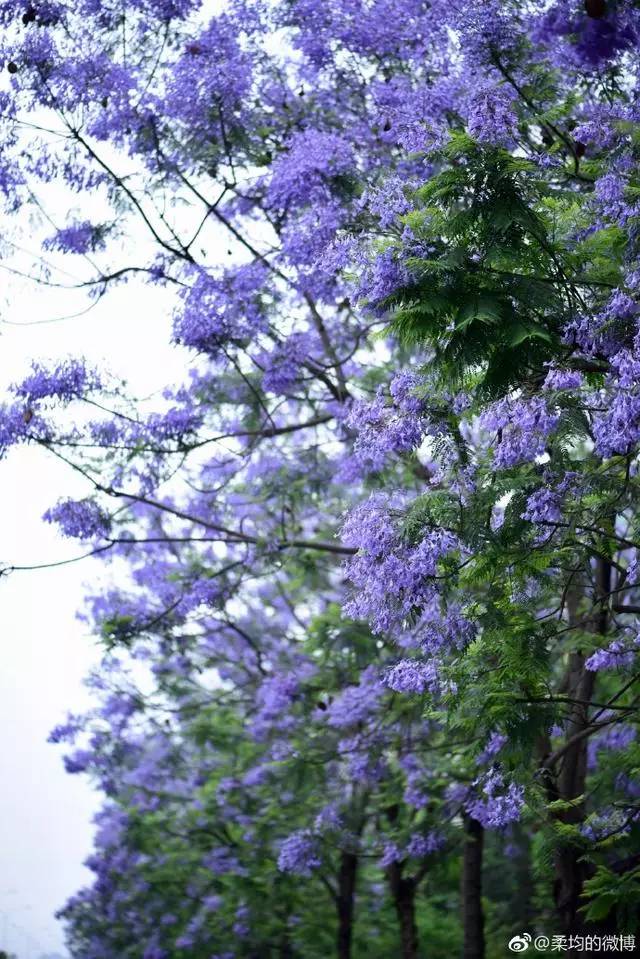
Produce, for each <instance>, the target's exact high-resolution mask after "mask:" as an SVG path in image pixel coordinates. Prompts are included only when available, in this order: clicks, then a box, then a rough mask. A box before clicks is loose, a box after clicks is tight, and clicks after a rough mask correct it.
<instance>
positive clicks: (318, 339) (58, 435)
mask: <svg viewBox="0 0 640 959" xmlns="http://www.w3.org/2000/svg"><path fill="white" fill-rule="evenodd" d="M0 15H1V16H2V19H3V24H4V39H3V56H4V59H5V66H6V69H7V71H8V77H9V83H8V86H7V88H6V89H5V90H4V92H2V93H1V94H0V97H1V99H2V104H1V114H2V124H3V125H2V150H1V151H0V186H1V187H2V189H3V190H4V193H5V196H6V201H7V205H8V206H9V207H11V208H12V209H13V210H14V211H17V212H18V213H19V214H20V216H19V218H18V220H17V221H16V222H17V227H16V229H19V227H20V224H21V223H23V222H24V211H25V208H28V209H30V210H33V211H35V212H37V213H38V214H39V216H40V223H41V230H42V231H43V235H44V238H43V252H42V257H41V258H40V259H38V260H36V261H34V263H33V265H32V267H31V270H30V274H29V275H30V276H31V277H32V278H33V279H34V280H35V281H37V282H39V283H42V284H51V285H53V286H64V285H70V286H79V287H83V288H86V289H87V291H88V294H89V295H90V296H93V297H94V298H100V297H101V296H103V295H104V294H105V293H107V292H108V290H109V289H110V288H111V287H112V286H113V285H115V284H122V283H126V282H127V281H129V280H133V279H134V278H135V279H138V280H139V279H140V278H142V279H143V280H144V281H145V282H146V283H148V284H152V285H160V286H161V287H162V288H164V289H165V290H166V296H167V302H170V301H172V302H173V303H174V304H175V313H174V338H175V342H176V348H182V349H186V350H189V351H190V352H191V355H192V357H193V365H192V371H191V378H190V380H189V382H188V383H187V384H185V385H182V386H179V387H167V390H166V392H165V394H164V396H163V397H162V400H161V401H159V402H156V403H155V404H150V403H149V402H148V401H145V402H136V401H135V399H134V398H132V397H130V396H128V395H127V391H126V386H125V385H124V384H114V383H113V382H112V381H110V380H109V379H108V378H107V377H106V376H105V375H104V374H103V373H102V372H101V371H96V370H92V369H89V368H87V366H86V364H84V363H83V362H82V360H81V359H80V358H78V357H73V358H70V359H69V360H68V361H65V362H63V363H61V364H59V365H57V366H55V367H51V368H44V367H42V366H39V365H36V366H34V368H33V370H32V372H31V374H30V375H29V376H28V377H26V379H24V380H23V381H22V382H20V383H17V384H16V385H15V388H14V395H13V396H12V398H11V399H10V401H9V402H7V404H6V405H5V407H4V408H3V410H2V415H1V417H0V443H1V445H2V447H3V448H4V449H8V448H9V447H11V446H12V445H15V444H19V443H31V444H35V445H38V446H39V447H41V448H42V450H43V453H45V454H47V455H50V456H54V457H56V458H58V459H60V460H62V461H64V462H65V463H67V464H68V466H69V468H70V470H72V471H73V472H74V473H76V474H80V475H81V476H82V477H83V478H84V480H85V481H86V484H87V496H86V498H84V499H82V500H65V501H62V502H60V503H58V504H56V505H53V506H52V508H51V510H50V511H49V512H48V514H47V516H46V518H47V519H48V520H49V521H51V522H56V523H57V524H59V526H60V528H61V529H62V531H63V532H64V533H65V534H66V535H68V536H71V537H75V538H77V539H78V540H79V541H81V542H82V543H84V544H85V547H84V550H85V552H86V553H87V554H89V555H92V556H95V557H96V561H98V562H100V563H105V562H109V561H112V560H115V561H116V562H115V563H114V572H113V588H112V589H110V590H109V591H106V592H105V591H104V590H100V591H99V592H98V593H97V595H94V596H91V597H89V598H88V609H87V618H88V619H89V621H90V622H91V624H92V626H93V628H94V630H95V632H96V634H97V635H98V636H100V637H101V639H102V642H103V644H104V647H105V656H104V660H103V662H102V663H101V666H100V669H99V670H98V671H97V672H96V674H95V675H93V676H92V677H90V680H89V682H90V684H91V686H92V688H93V690H94V692H95V703H96V705H95V709H94V710H92V711H91V712H90V713H88V714H86V715H84V716H70V717H69V719H68V721H67V722H66V723H65V724H63V725H62V726H61V727H59V728H58V729H56V730H55V731H54V732H53V734H52V738H53V739H54V740H55V741H57V742H59V741H66V742H70V743H73V747H72V748H71V749H70V751H69V752H68V754H67V757H66V760H65V762H66V765H67V768H68V770H69V771H70V772H72V773H78V772H86V773H88V774H89V775H90V776H91V777H92V778H93V780H94V781H95V782H96V783H97V784H98V785H99V787H100V789H101V790H102V792H103V793H104V796H105V802H104V807H103V809H102V811H101V813H100V815H99V817H98V821H97V832H96V847H95V852H94V854H93V856H92V857H91V859H90V861H89V865H90V867H91V869H92V870H93V872H94V873H95V880H94V882H93V884H92V885H91V886H89V887H88V888H86V889H84V890H82V891H80V892H79V893H78V894H77V895H76V896H75V897H74V898H73V899H72V900H71V901H70V902H69V903H68V904H67V906H66V907H65V908H64V909H63V912H62V915H63V916H64V918H65V920H66V923H67V929H68V934H69V945H70V948H71V951H72V954H73V955H74V956H76V957H82V959H122V957H131V959H173V957H176V959H177V957H183V956H189V957H193V959H211V957H216V959H232V957H245V959H258V957H259V959H276V957H277V959H298V957H300V959H301V957H305V959H312V957H315V956H317V957H320V956H326V955H331V954H334V955H336V956H338V957H339V959H348V957H356V956H364V955H365V954H366V955H367V956H372V957H380V959H383V957H388V956H390V955H401V956H402V957H403V959H416V957H418V956H429V957H432V956H433V957H443V959H444V957H445V956H447V957H448V956H450V955H451V954H452V953H455V952H456V951H459V950H460V951H462V953H463V955H464V956H465V959H480V957H482V956H484V955H485V954H488V955H491V956H493V955H495V956H499V955H503V954H504V950H505V946H506V943H507V941H508V940H509V939H511V937H512V936H514V935H516V936H519V935H522V934H523V933H524V932H525V931H529V932H530V933H534V932H537V933H540V934H547V935H549V937H551V935H552V934H557V935H559V936H564V937H566V938H565V940H564V944H563V947H562V948H564V949H565V951H567V953H568V954H570V955H574V956H575V955H580V954H581V953H582V952H583V951H591V947H590V946H589V945H588V944H586V939H585V937H586V936H592V937H593V936H597V937H599V941H600V942H602V943H604V941H605V939H606V938H607V937H609V945H610V947H611V948H613V945H612V943H614V940H613V939H611V938H610V937H612V936H614V935H616V934H617V935H618V936H619V935H620V933H625V934H627V933H629V934H631V933H632V932H633V929H634V927H635V922H636V919H637V915H638V907H639V903H640V882H639V880H640V859H639V857H638V854H637V848H638V846H637V839H638V812H639V809H640V807H639V801H638V796H639V795H640V783H639V782H638V776H637V771H638V764H639V763H640V746H639V745H638V741H637V718H638V708H639V706H638V691H637V679H638V674H637V662H638V661H637V650H638V642H639V637H640V633H639V630H638V623H637V614H638V612H640V599H639V597H638V586H637V579H638V573H637V548H638V545H639V540H638V532H637V493H638V471H637V463H638V459H637V454H638V441H639V439H640V393H639V392H638V370H639V369H640V366H639V364H640V357H639V355H638V348H639V341H638V335H639V334H638V327H637V297H636V289H637V286H638V282H639V280H640V272H639V269H640V261H638V251H637V224H638V214H639V210H640V208H639V206H638V196H640V193H639V192H638V191H639V186H640V184H639V183H638V179H637V174H636V165H637V164H636V160H637V151H638V149H639V142H640V141H639V139H638V123H637V119H638V118H637V110H638V107H637V82H638V76H637V68H638V63H637V59H635V58H634V56H633V52H634V48H635V45H636V44H637V42H638V39H639V37H640V9H639V8H638V6H637V5H636V4H635V3H634V2H630V0H618V2H613V0H609V2H607V3H605V2H602V3H593V2H591V0H587V2H586V3H584V4H583V3H581V2H573V0H557V2H553V3H550V4H549V3H535V2H530V3H529V2H527V3H511V2H507V3H505V2H502V3H496V2H474V0H467V2H457V0H447V2H446V3H445V2H441V0H433V2H430V3H427V2H425V0H400V2H398V0H396V2H393V3H390V2H386V0H372V2H365V0H332V2H330V3H327V2H326V0H324V2H322V3H320V2H318V0H274V2H271V3H261V2H259V0H247V2H241V0H229V2H228V3H226V4H224V7H223V8H222V9H217V8H216V9H214V8H211V9H206V5H205V6H204V7H202V8H201V7H200V6H199V5H198V4H197V3H196V2H193V0H135V2H134V0H130V2H125V3H122V2H120V0H118V2H115V0H114V2H113V3H112V2H102V3H96V2H95V0H79V2H75V3H73V4H71V3H68V2H66V0H61V2H57V0H47V2H44V0H42V2H35V3H33V4H31V5H28V6H25V7H24V9H22V8H20V9H19V10H18V9H17V7H16V4H15V2H12V0H7V2H4V3H2V4H0ZM51 184H55V185H56V188H57V189H66V190H71V191H77V192H78V193H80V194H86V193H87V192H88V191H91V192H92V193H93V194H94V195H95V197H96V203H98V202H99V204H100V208H101V209H103V210H104V211H106V212H105V213H104V216H103V218H102V219H101V220H100V222H97V221H96V220H95V219H91V220H88V219H82V218H80V217H75V216H74V215H70V216H69V218H68V221H67V222H65V223H64V224H58V223H54V222H53V221H52V220H51V218H50V216H49V214H48V212H47V203H46V199H47V190H50V189H51ZM141 230H142V231H143V232H144V234H145V237H146V240H145V243H140V242H137V241H136V243H135V244H134V243H133V242H129V241H128V240H127V237H130V236H134V235H135V236H136V237H137V236H139V235H140V231H141ZM7 242H10V241H7ZM72 260H73V262H74V263H75V264H76V266H75V269H76V270H77V271H82V275H81V276H80V278H79V279H78V282H77V283H70V281H69V280H68V272H64V273H63V272H62V264H64V269H65V271H66V270H67V268H68V265H69V263H70V262H72ZM7 265H9V266H11V265H12V261H11V259H9V260H8V261H7ZM14 265H15V264H14ZM9 569H10V567H8V568H7V571H9ZM593 941H594V940H592V942H593ZM618 945H619V947H620V948H629V949H630V950H632V949H633V946H632V944H631V939H630V938H627V939H625V943H624V944H623V943H622V942H620V943H618ZM617 947H618V946H616V948H617ZM603 948H604V946H603Z"/></svg>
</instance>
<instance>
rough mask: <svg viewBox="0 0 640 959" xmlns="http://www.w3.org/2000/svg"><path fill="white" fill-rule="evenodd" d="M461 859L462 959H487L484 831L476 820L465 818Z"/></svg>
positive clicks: (469, 817)
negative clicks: (484, 903) (484, 900)
mask: <svg viewBox="0 0 640 959" xmlns="http://www.w3.org/2000/svg"><path fill="white" fill-rule="evenodd" d="M464 832H465V839H464V852H463V856H462V922H463V934H464V939H463V942H464V944H463V948H462V955H463V959H484V913H483V911H482V850H483V845H484V829H483V828H482V826H481V825H480V823H479V822H478V820H477V819H473V818H472V817H471V816H465V820H464Z"/></svg>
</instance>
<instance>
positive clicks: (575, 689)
mask: <svg viewBox="0 0 640 959" xmlns="http://www.w3.org/2000/svg"><path fill="white" fill-rule="evenodd" d="M610 589H611V565H610V563H608V562H607V561H606V560H598V564H597V567H596V589H595V599H596V603H597V604H598V606H597V610H598V612H597V619H596V623H595V628H594V632H597V633H598V634H599V635H601V636H605V635H606V633H607V630H608V600H607V597H608V596H609V593H610ZM577 618H578V617H577V610H576V604H575V603H571V604H570V606H569V623H570V624H571V623H572V621H573V622H576V621H577ZM594 684H595V673H594V672H591V671H590V670H588V669H586V668H585V657H584V655H583V654H582V653H581V652H580V651H577V652H575V653H571V655H570V657H569V665H568V670H567V675H566V678H565V683H564V684H563V685H564V689H565V691H566V695H567V697H568V698H569V699H572V700H576V702H575V703H574V705H572V706H571V710H570V713H569V718H568V721H567V730H566V739H567V742H569V741H571V740H572V739H574V738H576V737H581V738H577V739H576V741H575V742H574V743H573V745H572V746H571V747H570V748H569V749H567V751H566V752H565V753H564V755H563V756H562V757H561V759H560V768H559V772H558V776H557V779H556V795H557V796H558V798H560V799H563V800H575V799H577V797H578V796H582V795H583V794H584V792H585V786H586V777H587V743H588V736H585V735H581V734H583V733H584V731H585V730H586V729H587V727H588V726H589V703H590V702H591V698H592V696H593V690H594ZM557 817H558V819H559V820H560V821H561V822H564V823H569V824H572V825H578V824H579V823H581V822H582V821H583V820H584V818H585V809H584V805H583V804H582V803H574V804H573V806H572V807H571V808H570V809H568V810H565V811H563V812H560V813H558V814H557ZM581 855H582V852H581V851H580V850H579V849H577V848H576V847H575V846H573V845H570V844H566V845H564V846H561V847H560V849H559V850H558V853H557V855H556V863H555V883H554V899H555V904H556V912H557V915H558V920H559V923H560V931H561V932H562V933H563V934H564V935H566V936H576V935H580V934H583V933H584V932H585V923H584V918H583V916H582V914H581V913H580V912H579V909H580V906H581V905H583V901H582V900H581V898H580V897H581V895H582V888H583V885H584V881H585V879H587V878H588V877H589V876H590V875H591V868H590V867H589V865H588V864H586V863H583V862H579V859H580V858H581ZM568 955H569V956H570V955H571V953H569V954H568Z"/></svg>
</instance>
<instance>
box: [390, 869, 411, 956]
mask: <svg viewBox="0 0 640 959" xmlns="http://www.w3.org/2000/svg"><path fill="white" fill-rule="evenodd" d="M387 876H388V878H389V888H390V889H391V895H392V897H393V904H394V906H395V910H396V915H397V917H398V924H399V926H400V956H401V959H418V927H417V925H416V889H417V886H416V882H415V880H414V879H413V878H410V877H407V878H404V877H403V875H402V866H401V865H400V863H397V862H394V863H392V864H391V865H390V866H389V868H388V870H387Z"/></svg>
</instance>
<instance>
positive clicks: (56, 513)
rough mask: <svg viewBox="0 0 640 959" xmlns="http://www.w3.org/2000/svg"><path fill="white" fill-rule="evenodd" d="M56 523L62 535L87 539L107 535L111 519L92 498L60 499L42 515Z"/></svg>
mask: <svg viewBox="0 0 640 959" xmlns="http://www.w3.org/2000/svg"><path fill="white" fill-rule="evenodd" d="M43 518H44V519H45V520H46V521H47V522H48V523H56V524H57V525H58V526H59V527H60V530H61V531H62V533H63V535H64V536H69V537H71V538H72V539H80V540H89V539H95V538H96V537H104V536H108V534H109V531H110V529H111V520H110V518H109V516H108V514H107V513H105V512H104V511H103V510H102V509H101V507H100V506H98V504H97V503H95V502H94V501H93V500H62V501H61V502H59V503H58V504H57V505H56V506H53V507H52V508H51V509H48V510H47V511H46V513H45V514H44V517H43Z"/></svg>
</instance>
